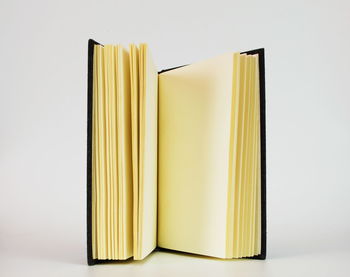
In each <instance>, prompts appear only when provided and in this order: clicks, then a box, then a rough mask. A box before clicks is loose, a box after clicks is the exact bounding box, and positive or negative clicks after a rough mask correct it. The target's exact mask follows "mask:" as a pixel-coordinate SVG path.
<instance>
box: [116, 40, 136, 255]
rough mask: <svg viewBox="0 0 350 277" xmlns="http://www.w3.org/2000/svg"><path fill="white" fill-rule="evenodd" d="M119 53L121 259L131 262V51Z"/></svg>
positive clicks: (118, 47)
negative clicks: (129, 259) (128, 259)
mask: <svg viewBox="0 0 350 277" xmlns="http://www.w3.org/2000/svg"><path fill="white" fill-rule="evenodd" d="M116 51H117V121H118V123H117V127H118V129H117V130H118V131H117V136H118V138H117V140H118V151H117V152H118V187H119V201H120V202H121V210H120V213H119V215H120V217H119V221H120V223H121V226H120V227H121V228H120V229H119V230H120V232H121V233H120V234H119V236H120V244H119V259H127V258H129V257H131V256H132V255H133V242H132V233H133V232H132V230H133V229H132V217H133V212H132V209H133V208H132V205H133V201H132V200H133V199H132V198H133V195H132V163H131V102H130V98H131V95H130V94H131V92H130V67H129V54H128V52H127V51H126V50H125V49H123V48H122V47H121V46H117V49H116Z"/></svg>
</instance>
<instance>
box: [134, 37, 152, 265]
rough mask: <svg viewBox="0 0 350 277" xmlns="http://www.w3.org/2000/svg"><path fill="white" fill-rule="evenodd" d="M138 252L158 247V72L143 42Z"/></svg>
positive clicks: (141, 254)
mask: <svg viewBox="0 0 350 277" xmlns="http://www.w3.org/2000/svg"><path fill="white" fill-rule="evenodd" d="M139 62H140V63H139V76H140V99H139V100H140V103H139V105H140V110H139V113H140V114H139V116H140V119H139V124H140V125H139V128H140V129H139V132H140V133H139V136H140V145H139V189H138V196H139V197H138V222H137V225H138V240H137V242H138V247H137V248H138V251H137V252H136V253H134V258H135V259H136V260H138V259H143V258H144V257H145V256H147V255H148V254H149V253H150V252H151V251H152V250H153V249H154V248H155V247H156V246H157V159H158V157H157V155H158V154H157V153H158V151H157V146H158V72H157V70H156V68H155V66H154V64H153V62H152V59H151V55H150V53H149V50H148V47H147V45H145V44H141V45H140V53H139Z"/></svg>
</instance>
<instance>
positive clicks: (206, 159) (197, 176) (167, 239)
mask: <svg viewBox="0 0 350 277" xmlns="http://www.w3.org/2000/svg"><path fill="white" fill-rule="evenodd" d="M232 77H233V53H230V54H225V55H222V56H219V57H216V58H213V59H210V60H206V61H204V62H199V63H195V64H192V65H188V66H185V67H182V68H178V69H175V70H171V71H167V72H164V73H162V74H160V75H159V166H158V170H159V172H158V174H159V199H158V200H159V205H158V245H159V246H160V247H164V248H169V249H175V250H179V251H185V252H190V253H197V254H202V255H208V256H214V257H220V258H226V237H227V236H226V232H227V230H226V228H227V205H228V199H227V198H228V197H227V195H228V184H229V153H230V130H231V104H232Z"/></svg>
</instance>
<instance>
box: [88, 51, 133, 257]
mask: <svg viewBox="0 0 350 277" xmlns="http://www.w3.org/2000/svg"><path fill="white" fill-rule="evenodd" d="M94 53H95V55H94V74H93V84H94V86H93V128H92V129H93V133H92V143H93V151H92V153H93V155H92V250H93V258H94V259H100V260H118V259H127V258H129V257H131V256H132V255H133V249H132V245H133V241H132V230H133V229H132V204H133V203H132V197H133V196H132V171H131V170H132V167H131V123H130V118H131V113H130V106H131V103H130V73H129V72H130V69H129V57H128V53H127V52H126V51H125V49H123V48H122V46H111V45H106V46H105V47H103V46H100V45H96V46H95V50H94Z"/></svg>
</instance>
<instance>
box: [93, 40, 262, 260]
mask: <svg viewBox="0 0 350 277" xmlns="http://www.w3.org/2000/svg"><path fill="white" fill-rule="evenodd" d="M94 45H99V43H98V42H96V41H94V40H92V39H89V42H88V80H87V98H88V99H87V170H86V174H87V180H86V186H87V187H86V188H87V202H86V203H87V213H86V216H87V218H86V219H87V221H86V224H87V262H88V264H89V265H94V264H98V263H106V262H113V261H111V260H98V259H93V258H92V194H91V192H92V187H91V186H92V105H93V102H92V99H93V97H92V94H93V83H92V82H93V60H94V59H93V57H94ZM243 53H247V54H250V55H254V54H258V55H259V75H260V76H259V79H260V125H261V127H260V132H261V134H260V135H261V254H260V255H256V256H254V257H249V258H251V259H260V260H264V259H265V258H266V119H265V53H264V49H263V48H260V49H255V50H251V51H247V52H242V54H243ZM179 67H182V66H178V67H174V68H169V69H164V70H162V71H160V72H159V74H161V73H163V72H166V71H169V70H173V69H176V68H179ZM169 251H171V252H179V251H174V250H169Z"/></svg>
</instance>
